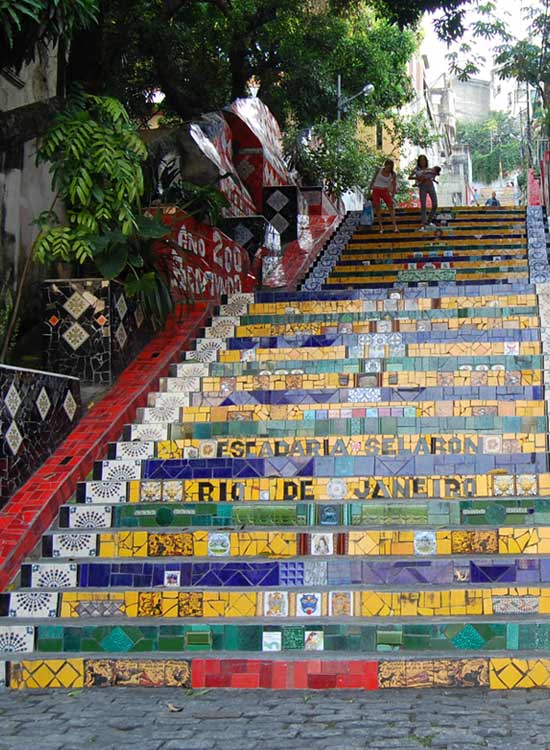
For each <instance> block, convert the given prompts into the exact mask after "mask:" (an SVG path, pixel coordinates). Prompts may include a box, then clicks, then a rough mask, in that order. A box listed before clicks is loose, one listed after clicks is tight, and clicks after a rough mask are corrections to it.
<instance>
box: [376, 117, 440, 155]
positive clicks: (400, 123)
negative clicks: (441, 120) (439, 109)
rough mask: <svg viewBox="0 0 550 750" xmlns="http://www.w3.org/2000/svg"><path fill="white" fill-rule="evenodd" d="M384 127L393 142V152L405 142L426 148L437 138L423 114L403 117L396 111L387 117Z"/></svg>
mask: <svg viewBox="0 0 550 750" xmlns="http://www.w3.org/2000/svg"><path fill="white" fill-rule="evenodd" d="M385 127H386V130H387V131H388V135H389V137H390V139H391V142H392V143H393V144H394V152H397V151H399V150H400V149H402V148H403V146H405V145H406V144H407V143H411V144H412V145H414V146H419V147H420V148H422V149H427V148H429V147H430V146H433V144H434V143H435V142H436V140H437V135H435V133H434V130H433V127H432V126H431V125H430V121H429V120H428V118H427V117H426V116H425V115H424V114H417V115H413V116H409V117H404V116H403V115H401V114H399V113H398V112H396V113H393V114H392V115H391V117H388V118H387V120H386V122H385Z"/></svg>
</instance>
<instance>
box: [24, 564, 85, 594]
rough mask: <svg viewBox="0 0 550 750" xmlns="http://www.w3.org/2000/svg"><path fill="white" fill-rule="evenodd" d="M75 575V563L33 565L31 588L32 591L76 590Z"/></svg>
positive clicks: (76, 572) (76, 569)
mask: <svg viewBox="0 0 550 750" xmlns="http://www.w3.org/2000/svg"><path fill="white" fill-rule="evenodd" d="M77 575H78V567H77V565H76V563H33V564H32V567H31V586H32V588H34V589H40V588H42V589H56V588H59V589H67V588H76V585H77Z"/></svg>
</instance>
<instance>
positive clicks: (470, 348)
mask: <svg viewBox="0 0 550 750" xmlns="http://www.w3.org/2000/svg"><path fill="white" fill-rule="evenodd" d="M513 344H514V342H504V341H497V342H463V343H462V342H459V343H454V344H449V343H447V344H437V343H435V344H431V343H426V344H407V345H406V352H407V356H408V357H468V356H471V357H490V356H501V355H505V356H512V357H517V356H524V355H525V356H533V355H536V354H540V353H541V351H542V349H541V344H540V342H538V341H523V342H519V343H518V344H517V345H516V346H513ZM371 349H372V350H374V347H369V346H368V345H367V344H365V346H364V349H363V357H364V358H365V359H368V358H369V356H370V357H375V356H376V357H377V358H380V357H381V356H383V357H384V358H387V357H392V356H395V355H394V354H392V351H391V350H390V347H389V346H385V347H384V352H383V355H380V354H376V355H372V354H370V351H371ZM348 356H351V355H348V352H347V347H345V346H327V347H318V348H317V347H285V348H277V349H254V361H256V362H261V361H264V360H265V361H274V362H284V361H288V360H293V361H294V360H303V361H314V360H320V359H323V360H333V359H346V358H348ZM241 361H242V352H240V351H239V350H237V349H229V350H226V351H220V352H219V353H218V362H220V363H224V362H241Z"/></svg>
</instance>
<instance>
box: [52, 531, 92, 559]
mask: <svg viewBox="0 0 550 750" xmlns="http://www.w3.org/2000/svg"><path fill="white" fill-rule="evenodd" d="M97 539H98V537H97V534H53V536H52V557H76V558H83V557H84V558H86V557H96V555H97Z"/></svg>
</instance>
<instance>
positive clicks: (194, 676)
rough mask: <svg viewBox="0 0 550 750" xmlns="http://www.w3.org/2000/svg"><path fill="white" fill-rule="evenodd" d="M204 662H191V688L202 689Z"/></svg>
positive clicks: (201, 660)
mask: <svg viewBox="0 0 550 750" xmlns="http://www.w3.org/2000/svg"><path fill="white" fill-rule="evenodd" d="M204 664H205V662H204V660H203V659H193V661H192V662H191V687H194V688H202V687H204Z"/></svg>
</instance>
